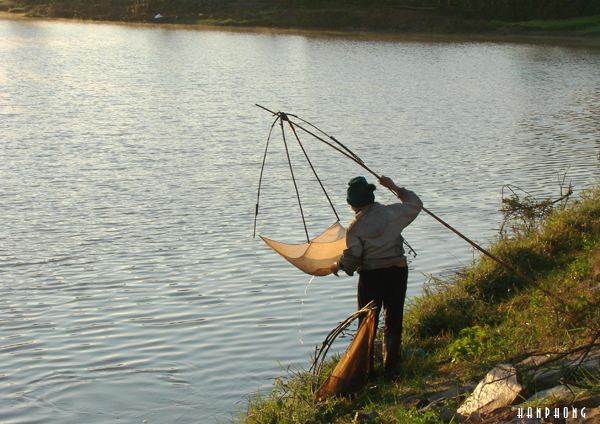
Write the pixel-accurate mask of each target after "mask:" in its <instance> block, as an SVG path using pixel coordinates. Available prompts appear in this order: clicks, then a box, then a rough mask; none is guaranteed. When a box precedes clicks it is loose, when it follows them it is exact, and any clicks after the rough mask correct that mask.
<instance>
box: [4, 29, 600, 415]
mask: <svg viewBox="0 0 600 424" xmlns="http://www.w3.org/2000/svg"><path fill="white" fill-rule="evenodd" d="M599 69H600V49H594V48H583V47H576V46H570V45H561V44H557V43H546V44H535V43H522V42H509V41H502V42H500V41H490V40H487V41H485V40H466V39H433V38H414V37H413V38H404V39H402V38H396V39H395V38H393V37H391V36H390V37H387V38H385V39H376V38H374V37H372V36H371V37H369V36H360V35H356V36H333V35H329V36H324V35H323V34H321V35H319V34H311V33H293V32H270V31H263V32H261V31H223V30H221V31H219V30H198V29H190V28H165V27H154V26H137V27H134V26H125V25H108V24H87V23H76V22H48V21H20V20H0V181H1V183H0V216H1V217H2V218H1V219H2V225H1V227H0V281H1V282H0V423H46V424H48V423H61V424H65V423H82V422H85V423H87V424H92V423H98V424H100V423H107V422H127V423H136V422H139V423H141V422H142V421H143V420H146V421H148V423H207V422H215V420H219V421H227V420H230V419H231V417H232V414H233V415H237V414H238V412H237V411H238V409H239V410H241V411H242V412H243V411H244V410H245V405H246V401H245V399H246V397H248V396H252V394H253V393H256V391H257V390H260V391H261V392H263V393H264V392H268V391H269V390H270V384H271V383H270V380H271V378H272V377H273V376H275V375H277V374H278V373H279V372H280V371H281V368H280V365H279V364H281V365H282V366H283V367H284V368H285V367H287V366H288V365H289V364H292V365H293V366H303V367H308V365H309V354H310V353H311V352H313V351H314V347H315V346H316V345H318V344H320V343H321V342H322V340H323V339H324V337H325V336H326V335H327V333H328V332H329V331H330V330H331V329H332V328H333V327H335V326H336V324H337V323H338V321H340V320H342V319H344V318H345V317H346V316H348V315H349V314H350V313H352V312H353V311H354V309H355V290H356V289H355V285H356V278H350V277H340V278H336V277H334V276H327V277H321V278H316V279H314V280H313V281H312V282H310V277H309V276H307V275H305V274H302V273H301V272H300V271H298V270H296V269H295V268H293V267H291V266H290V265H288V264H287V263H286V262H285V261H284V260H283V259H281V258H280V257H278V256H277V255H275V254H274V253H273V252H272V251H270V250H269V249H268V248H267V246H266V245H264V244H263V243H262V241H261V240H260V239H259V238H253V237H252V233H253V219H254V208H255V203H256V192H257V186H258V177H259V171H260V165H261V161H262V155H263V152H264V145H265V142H266V139H267V135H268V132H269V128H270V125H271V123H272V121H273V118H272V117H271V116H270V115H269V114H268V113H266V112H264V111H263V110H261V109H259V108H257V107H256V106H255V103H259V104H261V105H264V106H265V107H268V108H270V109H272V110H277V111H279V110H282V111H286V112H289V113H294V114H297V115H299V116H300V117H302V118H304V119H307V120H309V121H311V122H312V123H313V124H315V125H317V126H319V127H320V128H322V129H323V130H325V131H327V132H328V133H329V134H331V135H334V136H335V137H336V138H337V139H339V140H340V141H342V142H343V143H345V144H346V145H348V147H350V148H351V149H352V150H354V151H355V153H357V154H358V155H359V156H360V157H361V158H362V159H363V160H365V161H366V162H367V164H368V165H369V166H370V167H371V168H373V169H374V170H375V171H377V172H379V173H382V174H385V175H389V176H390V177H392V178H393V179H394V180H395V181H396V182H397V183H398V184H399V185H403V186H406V187H407V188H410V189H412V190H414V191H416V192H417V193H418V194H419V195H420V196H421V197H422V199H423V201H424V203H425V205H426V206H427V207H428V209H429V210H431V211H432V212H434V213H435V214H437V215H438V216H440V217H441V218H443V219H445V220H446V221H447V222H448V223H449V224H451V225H453V226H455V227H456V228H458V229H459V230H460V231H462V232H463V233H464V234H465V235H467V236H468V237H471V238H473V239H475V240H477V241H478V242H480V243H481V244H483V245H484V246H487V245H489V243H490V241H492V240H493V239H494V237H495V235H496V233H497V230H498V228H499V225H500V222H501V216H500V213H499V212H498V209H499V201H498V197H497V195H498V192H499V190H500V189H501V188H502V186H503V185H505V184H512V185H514V186H518V187H520V188H522V189H524V190H527V191H528V192H530V193H532V194H534V195H536V196H540V197H556V196H558V193H559V182H560V181H561V180H562V179H563V178H565V181H567V182H569V181H571V182H572V183H573V185H574V188H575V190H576V193H580V192H581V190H582V189H584V188H585V187H589V186H590V185H591V184H592V183H593V182H594V181H595V180H596V179H597V177H598V174H599V170H598V158H597V154H598V148H599V143H600V136H599V134H600V132H599V129H600V72H599ZM303 142H304V144H305V147H306V149H307V152H308V154H309V156H310V157H311V159H312V160H313V163H314V164H315V167H316V169H317V172H318V173H319V175H320V177H321V178H322V181H323V183H324V185H325V187H326V189H327V191H328V193H329V195H330V196H331V198H332V201H333V203H334V205H335V206H336V210H337V211H338V213H339V215H340V218H341V221H342V224H343V225H347V224H348V222H349V221H350V219H351V217H352V214H351V212H350V210H349V209H348V207H347V206H346V205H345V196H344V190H345V184H346V182H347V181H348V180H349V179H350V178H351V177H353V176H355V175H361V174H364V172H363V171H362V170H361V169H360V168H358V167H357V166H356V165H355V164H354V163H353V162H351V161H349V160H347V159H346V158H344V157H342V156H341V155H339V154H338V153H336V152H334V151H333V150H331V149H329V148H328V147H327V146H324V145H323V144H322V143H319V142H315V141H314V140H311V139H310V138H306V137H305V138H303ZM290 149H291V155H292V159H293V160H294V161H295V162H294V163H295V171H296V176H297V180H298V185H299V189H300V194H301V196H302V199H303V202H304V203H303V204H304V207H305V215H306V216H307V225H308V231H309V233H310V235H311V236H313V237H314V236H316V235H317V234H318V233H319V232H321V231H323V230H325V229H326V228H327V227H328V226H329V225H331V224H333V222H334V221H335V218H334V215H333V213H332V211H331V210H330V208H329V205H328V203H327V201H326V199H325V197H324V196H323V194H322V192H321V191H320V188H319V187H318V185H317V183H316V181H315V180H314V178H313V177H312V176H311V174H310V172H309V171H308V169H307V167H306V164H305V163H304V162H303V161H302V160H301V158H300V153H299V149H298V148H297V146H293V145H291V146H290ZM270 152H271V153H270V154H269V156H268V158H267V164H266V170H265V176H264V181H263V189H262V192H261V206H260V213H259V216H258V218H259V219H258V223H257V230H258V233H259V234H261V235H264V236H267V237H269V238H274V239H277V240H284V241H290V242H294V241H295V242H302V241H303V240H304V238H305V236H304V228H303V226H302V221H301V218H300V214H299V211H298V207H297V202H296V198H295V194H294V189H293V185H292V181H291V178H290V176H289V172H288V169H287V163H286V161H285V157H284V153H283V152H284V151H283V145H282V143H281V136H280V134H279V133H277V132H274V136H273V138H272V146H271V149H270ZM366 176H367V177H369V175H366ZM371 179H372V178H371ZM377 193H378V199H379V200H380V201H382V202H386V201H388V200H391V197H390V196H389V195H388V194H387V193H385V192H384V191H383V190H380V191H378V192H377ZM405 236H406V238H407V240H408V242H409V243H410V244H411V245H412V247H413V248H414V249H415V250H416V251H417V253H418V256H417V257H416V258H415V259H414V260H413V261H412V263H411V265H410V268H411V273H410V277H409V285H410V287H409V296H410V297H413V296H415V295H418V294H419V293H420V290H421V287H422V284H423V282H424V281H425V280H426V278H427V277H426V275H427V274H434V275H438V274H440V273H442V272H444V271H445V270H448V269H452V268H456V267H459V266H462V265H465V264H468V263H469V262H470V261H471V260H472V258H473V257H474V256H477V255H475V254H474V253H473V251H472V249H471V248H470V247H469V246H468V245H466V243H465V242H463V241H461V240H460V239H458V237H456V236H455V235H454V234H452V233H450V232H449V231H447V230H445V229H444V228H443V227H441V226H440V225H439V224H437V223H436V222H435V221H434V220H433V219H431V218H430V217H428V216H427V215H425V214H423V215H422V216H420V217H419V218H418V219H417V220H416V221H415V222H414V223H413V224H412V225H411V226H410V227H409V228H408V229H407V230H406V231H405ZM343 344H344V342H343V341H342V342H340V346H341V347H340V348H343Z"/></svg>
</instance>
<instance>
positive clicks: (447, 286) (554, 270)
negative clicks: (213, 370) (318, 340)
mask: <svg viewBox="0 0 600 424" xmlns="http://www.w3.org/2000/svg"><path fill="white" fill-rule="evenodd" d="M525 224H526V223H525ZM490 251H491V252H492V253H494V254H495V255H496V256H498V257H500V258H501V259H503V260H504V261H505V262H507V263H509V264H511V265H512V266H513V267H515V268H517V269H519V270H520V271H521V272H523V273H525V274H527V275H529V276H531V277H533V279H534V280H535V281H536V283H537V284H539V285H540V286H541V288H543V290H544V291H545V292H550V293H551V294H552V296H547V295H546V294H545V292H543V291H540V289H539V288H537V287H535V286H531V285H529V284H528V283H527V282H526V281H523V280H521V279H520V278H518V277H516V276H514V275H513V274H512V273H510V272H508V271H506V270H505V269H504V268H503V267H501V266H499V265H498V264H497V263H495V262H494V261H492V260H490V259H489V258H487V257H484V258H483V259H480V260H478V261H474V262H473V264H471V266H468V267H467V268H465V269H464V270H462V271H461V272H459V273H456V274H453V275H450V276H448V277H446V278H443V279H440V278H433V277H430V278H429V281H428V282H427V284H426V285H425V287H424V290H423V294H422V295H421V296H418V297H416V298H414V299H411V300H410V301H409V303H408V305H407V310H406V314H405V334H404V340H405V342H404V346H403V348H404V349H411V351H413V352H415V351H417V350H418V349H421V350H420V352H424V353H423V354H417V355H410V356H406V355H405V358H404V361H403V364H402V373H403V378H402V379H401V380H400V381H398V382H397V383H391V382H386V381H384V380H382V379H379V380H377V381H376V382H372V383H370V384H368V385H367V387H366V388H365V389H364V390H363V391H362V392H361V393H358V394H356V395H352V396H349V397H339V398H333V399H328V400H327V401H326V402H323V403H315V402H314V401H313V400H312V397H313V394H314V392H315V390H316V389H317V388H318V386H319V385H320V383H321V382H322V381H324V379H325V378H326V376H327V374H328V372H330V370H331V369H332V368H333V366H334V364H335V363H336V360H337V358H332V359H330V362H329V363H328V366H327V367H326V369H327V370H329V371H325V372H324V373H323V374H322V375H321V376H318V377H314V376H312V375H310V374H309V373H308V372H307V371H305V370H302V369H300V370H287V373H286V375H285V376H284V377H279V378H276V379H275V381H274V389H273V391H271V392H270V393H268V394H266V395H265V394H261V395H258V396H256V397H255V398H253V399H251V400H249V402H248V410H247V413H246V414H241V415H240V417H239V418H238V419H237V421H238V422H240V423H253V424H263V423H351V422H353V420H354V416H355V414H356V412H357V411H367V412H373V411H375V412H377V413H378V414H379V416H380V417H379V418H378V419H376V420H375V421H374V422H375V423H417V424H420V423H422V424H425V423H438V422H441V419H440V417H439V415H438V413H437V412H436V411H435V410H433V411H430V412H428V413H426V414H419V413H418V412H417V411H416V409H414V408H413V409H409V410H405V409H404V408H402V407H399V401H400V400H401V399H402V398H404V397H407V396H409V395H412V394H415V393H421V392H427V391H431V390H432V389H431V387H432V385H433V384H436V383H440V382H446V383H448V381H450V383H448V384H450V385H456V386H458V385H462V384H464V383H466V382H470V381H474V380H475V381H476V380H477V379H480V378H481V377H482V376H483V375H484V374H485V373H486V372H487V371H488V370H489V369H490V368H491V367H492V366H493V365H495V364H498V363H506V362H511V363H515V362H518V361H519V360H521V359H523V358H525V357H527V356H528V355H531V354H533V353H536V352H563V351H566V350H569V349H572V348H575V347H577V346H581V345H584V344H586V343H589V340H590V339H589V338H590V337H591V336H593V335H595V334H600V314H598V309H599V308H600V186H597V187H595V188H594V189H593V190H590V191H588V192H585V193H583V194H582V195H581V196H580V198H579V199H578V200H577V201H575V202H573V203H572V204H571V205H570V206H568V207H565V208H563V207H558V208H556V209H555V210H554V211H553V213H552V214H551V215H550V216H549V217H548V218H547V219H546V220H545V221H543V223H542V225H540V226H537V227H532V226H530V225H529V226H528V225H519V224H518V223H516V224H515V225H514V226H513V231H512V233H511V235H510V237H503V238H501V239H500V240H498V242H497V243H495V244H494V245H493V246H492V247H491V248H490ZM376 352H377V354H376V368H377V367H380V366H381V364H380V362H381V355H380V353H379V349H377V350H376ZM579 378H580V380H581V382H582V385H584V386H587V391H588V392H590V393H596V394H597V393H600V382H599V381H598V379H597V377H591V376H589V375H588V376H579ZM448 384H447V385H448ZM530 389H531V388H530ZM234 421H236V420H235V419H234Z"/></svg>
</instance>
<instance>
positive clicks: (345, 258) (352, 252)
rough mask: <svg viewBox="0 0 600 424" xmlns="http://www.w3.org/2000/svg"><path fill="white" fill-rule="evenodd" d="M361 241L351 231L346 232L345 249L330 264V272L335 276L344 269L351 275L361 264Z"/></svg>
mask: <svg viewBox="0 0 600 424" xmlns="http://www.w3.org/2000/svg"><path fill="white" fill-rule="evenodd" d="M362 250H363V247H362V243H361V242H360V239H359V238H358V237H356V236H354V235H352V234H351V233H346V249H344V253H342V256H341V257H340V258H339V259H338V260H337V262H336V263H334V264H333V265H332V266H331V268H330V269H331V272H332V273H333V275H335V276H336V277H339V275H338V272H339V271H340V270H342V271H344V272H345V273H346V274H348V275H352V274H353V273H354V271H356V270H357V269H358V267H359V266H360V264H361V260H360V257H361V256H362Z"/></svg>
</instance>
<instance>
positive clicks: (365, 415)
mask: <svg viewBox="0 0 600 424" xmlns="http://www.w3.org/2000/svg"><path fill="white" fill-rule="evenodd" d="M377 417H379V414H378V413H377V412H357V413H356V416H355V417H354V422H355V423H357V422H360V421H374V420H375V419H376V418H377Z"/></svg>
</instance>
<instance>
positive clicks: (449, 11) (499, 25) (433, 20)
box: [0, 0, 600, 35]
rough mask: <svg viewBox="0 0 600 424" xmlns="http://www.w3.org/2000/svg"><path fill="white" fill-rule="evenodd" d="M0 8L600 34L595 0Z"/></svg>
mask: <svg viewBox="0 0 600 424" xmlns="http://www.w3.org/2000/svg"><path fill="white" fill-rule="evenodd" d="M0 11H9V12H14V13H22V14H25V15H26V16H30V17H51V18H69V19H84V20H90V19H91V20H101V21H124V22H152V23H181V24H206V25H226V26H245V27H251V26H254V27H270V28H301V29H325V30H327V29H331V30H367V31H385V32H413V33H415V32H416V33H482V32H501V33H519V32H531V31H538V32H539V31H542V32H553V33H557V32H560V33H566V34H575V35H598V34H600V0H0ZM548 20H550V21H548ZM553 20H554V21H553Z"/></svg>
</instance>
